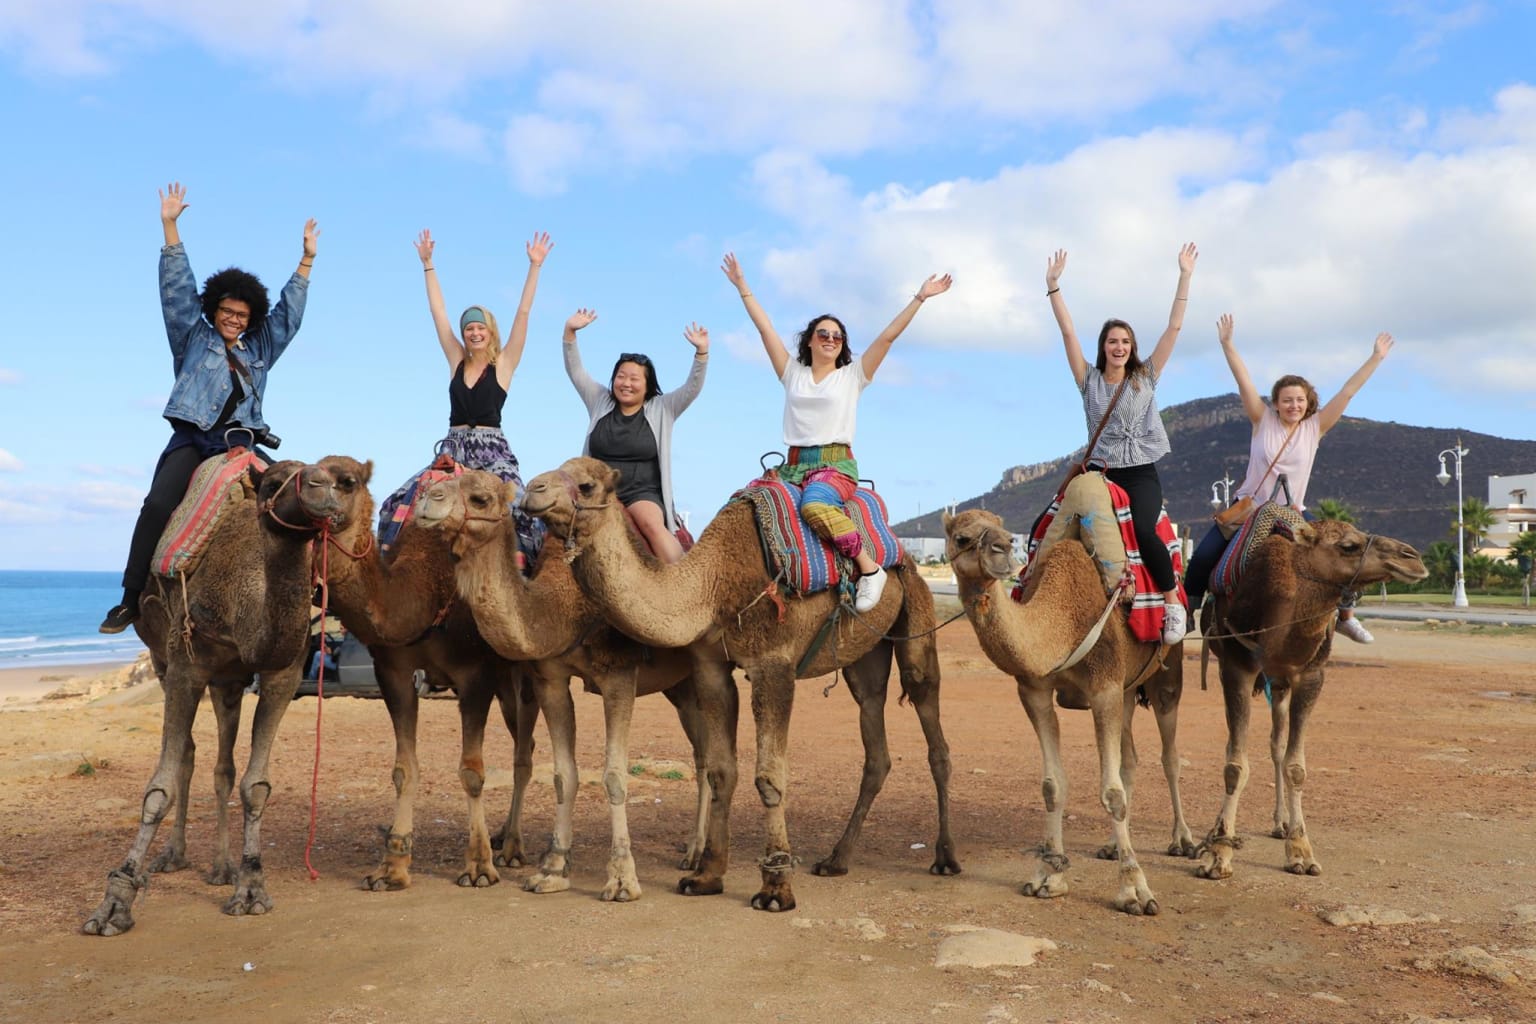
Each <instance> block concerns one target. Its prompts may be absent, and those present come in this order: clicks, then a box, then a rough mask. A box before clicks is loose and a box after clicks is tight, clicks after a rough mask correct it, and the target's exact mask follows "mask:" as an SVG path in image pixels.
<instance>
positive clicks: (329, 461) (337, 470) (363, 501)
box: [316, 455, 373, 534]
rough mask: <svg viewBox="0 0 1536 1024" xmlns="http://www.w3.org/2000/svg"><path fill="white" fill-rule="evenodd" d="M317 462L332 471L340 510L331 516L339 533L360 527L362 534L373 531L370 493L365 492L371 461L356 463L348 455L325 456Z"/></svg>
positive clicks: (370, 470) (371, 471) (370, 475)
mask: <svg viewBox="0 0 1536 1024" xmlns="http://www.w3.org/2000/svg"><path fill="white" fill-rule="evenodd" d="M316 465H318V466H320V467H321V468H322V469H324V470H325V471H326V472H328V473H330V474H331V481H332V483H333V486H334V488H335V491H336V500H337V501H338V502H340V504H341V511H340V513H338V515H337V516H333V517H332V519H331V522H332V526H333V528H334V529H335V530H336V531H337V532H338V533H341V532H344V531H347V530H351V529H353V528H354V527H357V528H360V529H361V530H362V532H364V533H370V534H371V533H372V532H373V496H372V495H370V494H369V493H368V481H369V480H371V479H372V478H373V460H372V459H370V460H368V461H367V462H358V461H357V460H356V459H354V458H352V457H351V456H348V455H327V456H326V457H325V458H323V459H321V460H320V461H319V462H318V463H316Z"/></svg>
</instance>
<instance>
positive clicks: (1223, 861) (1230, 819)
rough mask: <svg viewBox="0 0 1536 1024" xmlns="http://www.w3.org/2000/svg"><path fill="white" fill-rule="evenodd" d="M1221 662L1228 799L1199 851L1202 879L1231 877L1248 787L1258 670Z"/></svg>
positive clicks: (1228, 659)
mask: <svg viewBox="0 0 1536 1024" xmlns="http://www.w3.org/2000/svg"><path fill="white" fill-rule="evenodd" d="M1218 657H1220V659H1221V663H1220V675H1221V695H1222V701H1223V703H1224V705H1225V707H1226V714H1227V757H1226V763H1225V764H1224V765H1223V766H1222V784H1223V786H1224V787H1225V789H1226V797H1225V799H1224V800H1223V801H1222V804H1221V810H1220V811H1219V812H1217V815H1216V824H1215V825H1213V826H1212V827H1211V831H1210V833H1209V834H1208V835H1207V836H1206V837H1205V841H1204V842H1203V843H1201V844H1200V849H1199V850H1198V851H1197V852H1198V854H1199V858H1200V864H1199V866H1197V867H1196V868H1195V874H1196V875H1197V876H1199V877H1200V878H1231V877H1232V855H1233V853H1235V852H1236V851H1237V849H1238V847H1240V846H1241V845H1242V839H1241V838H1240V837H1239V836H1238V834H1237V805H1238V801H1239V800H1240V799H1241V797H1242V795H1243V788H1244V787H1245V786H1247V785H1248V711H1249V708H1250V706H1251V705H1252V703H1253V696H1252V694H1253V680H1254V677H1255V676H1256V675H1257V674H1258V669H1257V668H1256V667H1250V666H1247V665H1243V666H1239V665H1237V664H1235V663H1234V662H1235V660H1236V657H1237V656H1236V655H1235V654H1234V653H1233V652H1230V651H1220V652H1218Z"/></svg>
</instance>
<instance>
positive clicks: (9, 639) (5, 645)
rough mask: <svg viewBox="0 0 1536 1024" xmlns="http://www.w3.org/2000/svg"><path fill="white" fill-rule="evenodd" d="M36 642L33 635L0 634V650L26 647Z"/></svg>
mask: <svg viewBox="0 0 1536 1024" xmlns="http://www.w3.org/2000/svg"><path fill="white" fill-rule="evenodd" d="M36 643H37V637H35V636H0V650H9V649H10V648H12V647H27V646H29V645H32V644H36Z"/></svg>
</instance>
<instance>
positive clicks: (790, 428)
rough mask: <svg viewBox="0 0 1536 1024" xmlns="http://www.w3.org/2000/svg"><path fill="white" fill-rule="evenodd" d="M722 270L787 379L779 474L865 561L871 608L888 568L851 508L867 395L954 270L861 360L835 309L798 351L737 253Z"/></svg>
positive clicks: (824, 527)
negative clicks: (867, 545)
mask: <svg viewBox="0 0 1536 1024" xmlns="http://www.w3.org/2000/svg"><path fill="white" fill-rule="evenodd" d="M720 269H721V270H723V271H725V276H726V279H727V280H729V281H730V282H731V284H732V285H734V286H735V288H736V291H737V293H738V294H739V295H740V296H741V302H742V305H744V306H745V307H746V310H747V316H749V317H751V318H752V325H753V326H754V327H756V328H757V333H758V334H759V335H761V336H762V340H763V350H764V351H766V352H767V353H768V360H769V362H771V363H772V364H773V372H774V373H775V374H776V375H777V376H778V378H779V382H780V383H781V384H783V385H784V443H785V444H786V445H787V446H788V447H789V452H788V455H787V457H786V459H785V463H784V465H783V466H781V467H780V468H779V475H780V476H781V477H782V478H783V479H784V481H785V482H786V483H791V484H796V485H799V486H800V487H802V488H803V490H802V491H801V492H800V517H801V518H802V519H804V520H805V522H806V525H808V526H809V527H810V528H811V531H812V532H813V533H815V534H816V535H817V536H818V537H821V538H822V539H823V540H825V541H827V543H829V544H831V545H832V546H833V547H834V548H836V549H837V551H838V553H840V554H842V555H843V556H844V557H846V558H848V559H851V560H852V561H853V562H854V564H855V565H857V567H858V571H859V582H858V585H857V588H856V590H855V593H854V600H853V610H854V611H856V612H859V613H860V614H863V613H864V612H867V611H869V610H870V609H871V608H873V607H875V605H877V604H879V603H880V594H881V592H882V591H884V590H885V570H883V569H881V568H880V566H879V565H877V564H876V563H875V560H874V559H873V558H871V557H870V556H869V552H867V551H865V550H864V541H863V538H862V537H860V536H859V533H858V530H857V529H856V528H855V526H854V523H853V520H852V519H850V518H849V517H848V513H847V511H846V508H845V503H846V502H847V501H848V499H850V498H852V497H853V492H854V488H855V487H856V486H857V481H858V479H859V464H858V462H856V461H855V460H854V457H853V429H854V422H855V417H856V415H857V412H858V405H859V396H860V395H862V394H863V393H864V388H865V387H867V386H868V385H869V382H870V381H871V380H873V379H874V377H875V371H876V370H878V369H879V368H880V364H881V363H883V362H885V357H886V356H887V355H889V354H890V351H891V345H892V343H893V342H895V340H896V338H897V337H898V336H899V335H900V334H901V332H902V331H904V330H906V329H907V325H908V324H910V323H911V322H912V318H913V317H915V316H917V311H918V310H919V309H921V308H922V306H923V303H924V302H926V301H927V300H929V299H931V298H933V297H934V296H935V295H942V294H943V293H944V292H947V291H949V286H950V284H951V283H952V282H951V279H950V276H949V275H948V274H944V275H943V276H940V275H938V274H934V275H932V276H931V277H929V278H928V279H927V280H926V281H924V282H923V283H922V284H921V285H919V286H918V289H917V292H916V293H915V294H914V295H913V296H912V298H911V299H910V300H909V301H908V302H907V304H906V305H905V306H903V307H902V308H901V312H899V313H897V314H896V319H894V320H892V321H891V322H890V323H889V324H887V325H886V327H885V330H883V331H881V332H880V333H879V334H878V335H876V336H875V339H874V340H873V341H871V342H870V343H869V347H868V348H866V349H865V350H864V351H863V353H862V354H861V355H859V357H858V358H857V359H855V358H854V354H853V350H852V349H850V348H849V347H848V331H847V330H846V329H845V328H844V327H843V322H842V321H841V320H839V319H838V318H837V317H835V316H831V315H823V316H818V317H816V318H815V319H813V320H812V321H811V322H810V323H808V324H806V327H805V330H803V331H801V332H800V335H799V339H798V340H799V344H798V346H797V347H796V350H795V356H794V358H791V357H790V353H789V349H787V348H786V347H785V346H784V342H783V340H782V339H780V337H779V333H778V331H776V330H774V327H773V321H772V320H769V319H768V314H767V313H766V312H764V311H763V307H762V306H761V305H760V304H759V303H758V301H757V299H756V298H754V297H753V295H752V289H751V288H749V287H748V286H747V279H746V276H745V275H744V274H742V272H741V265H740V264H738V263H737V262H736V257H735V255H734V254H732V253H726V254H725V262H724V265H723V266H721V268H720Z"/></svg>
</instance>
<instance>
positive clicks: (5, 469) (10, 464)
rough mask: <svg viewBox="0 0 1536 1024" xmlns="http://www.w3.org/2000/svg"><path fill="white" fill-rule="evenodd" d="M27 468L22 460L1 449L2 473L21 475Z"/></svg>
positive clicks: (0, 467) (0, 462) (0, 466)
mask: <svg viewBox="0 0 1536 1024" xmlns="http://www.w3.org/2000/svg"><path fill="white" fill-rule="evenodd" d="M25 468H26V467H25V466H23V465H22V462H21V460H20V459H18V458H17V457H16V456H14V455H12V454H11V453H10V452H8V451H6V450H5V449H4V448H0V473H20V472H21V471H22V470H23V469H25Z"/></svg>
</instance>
